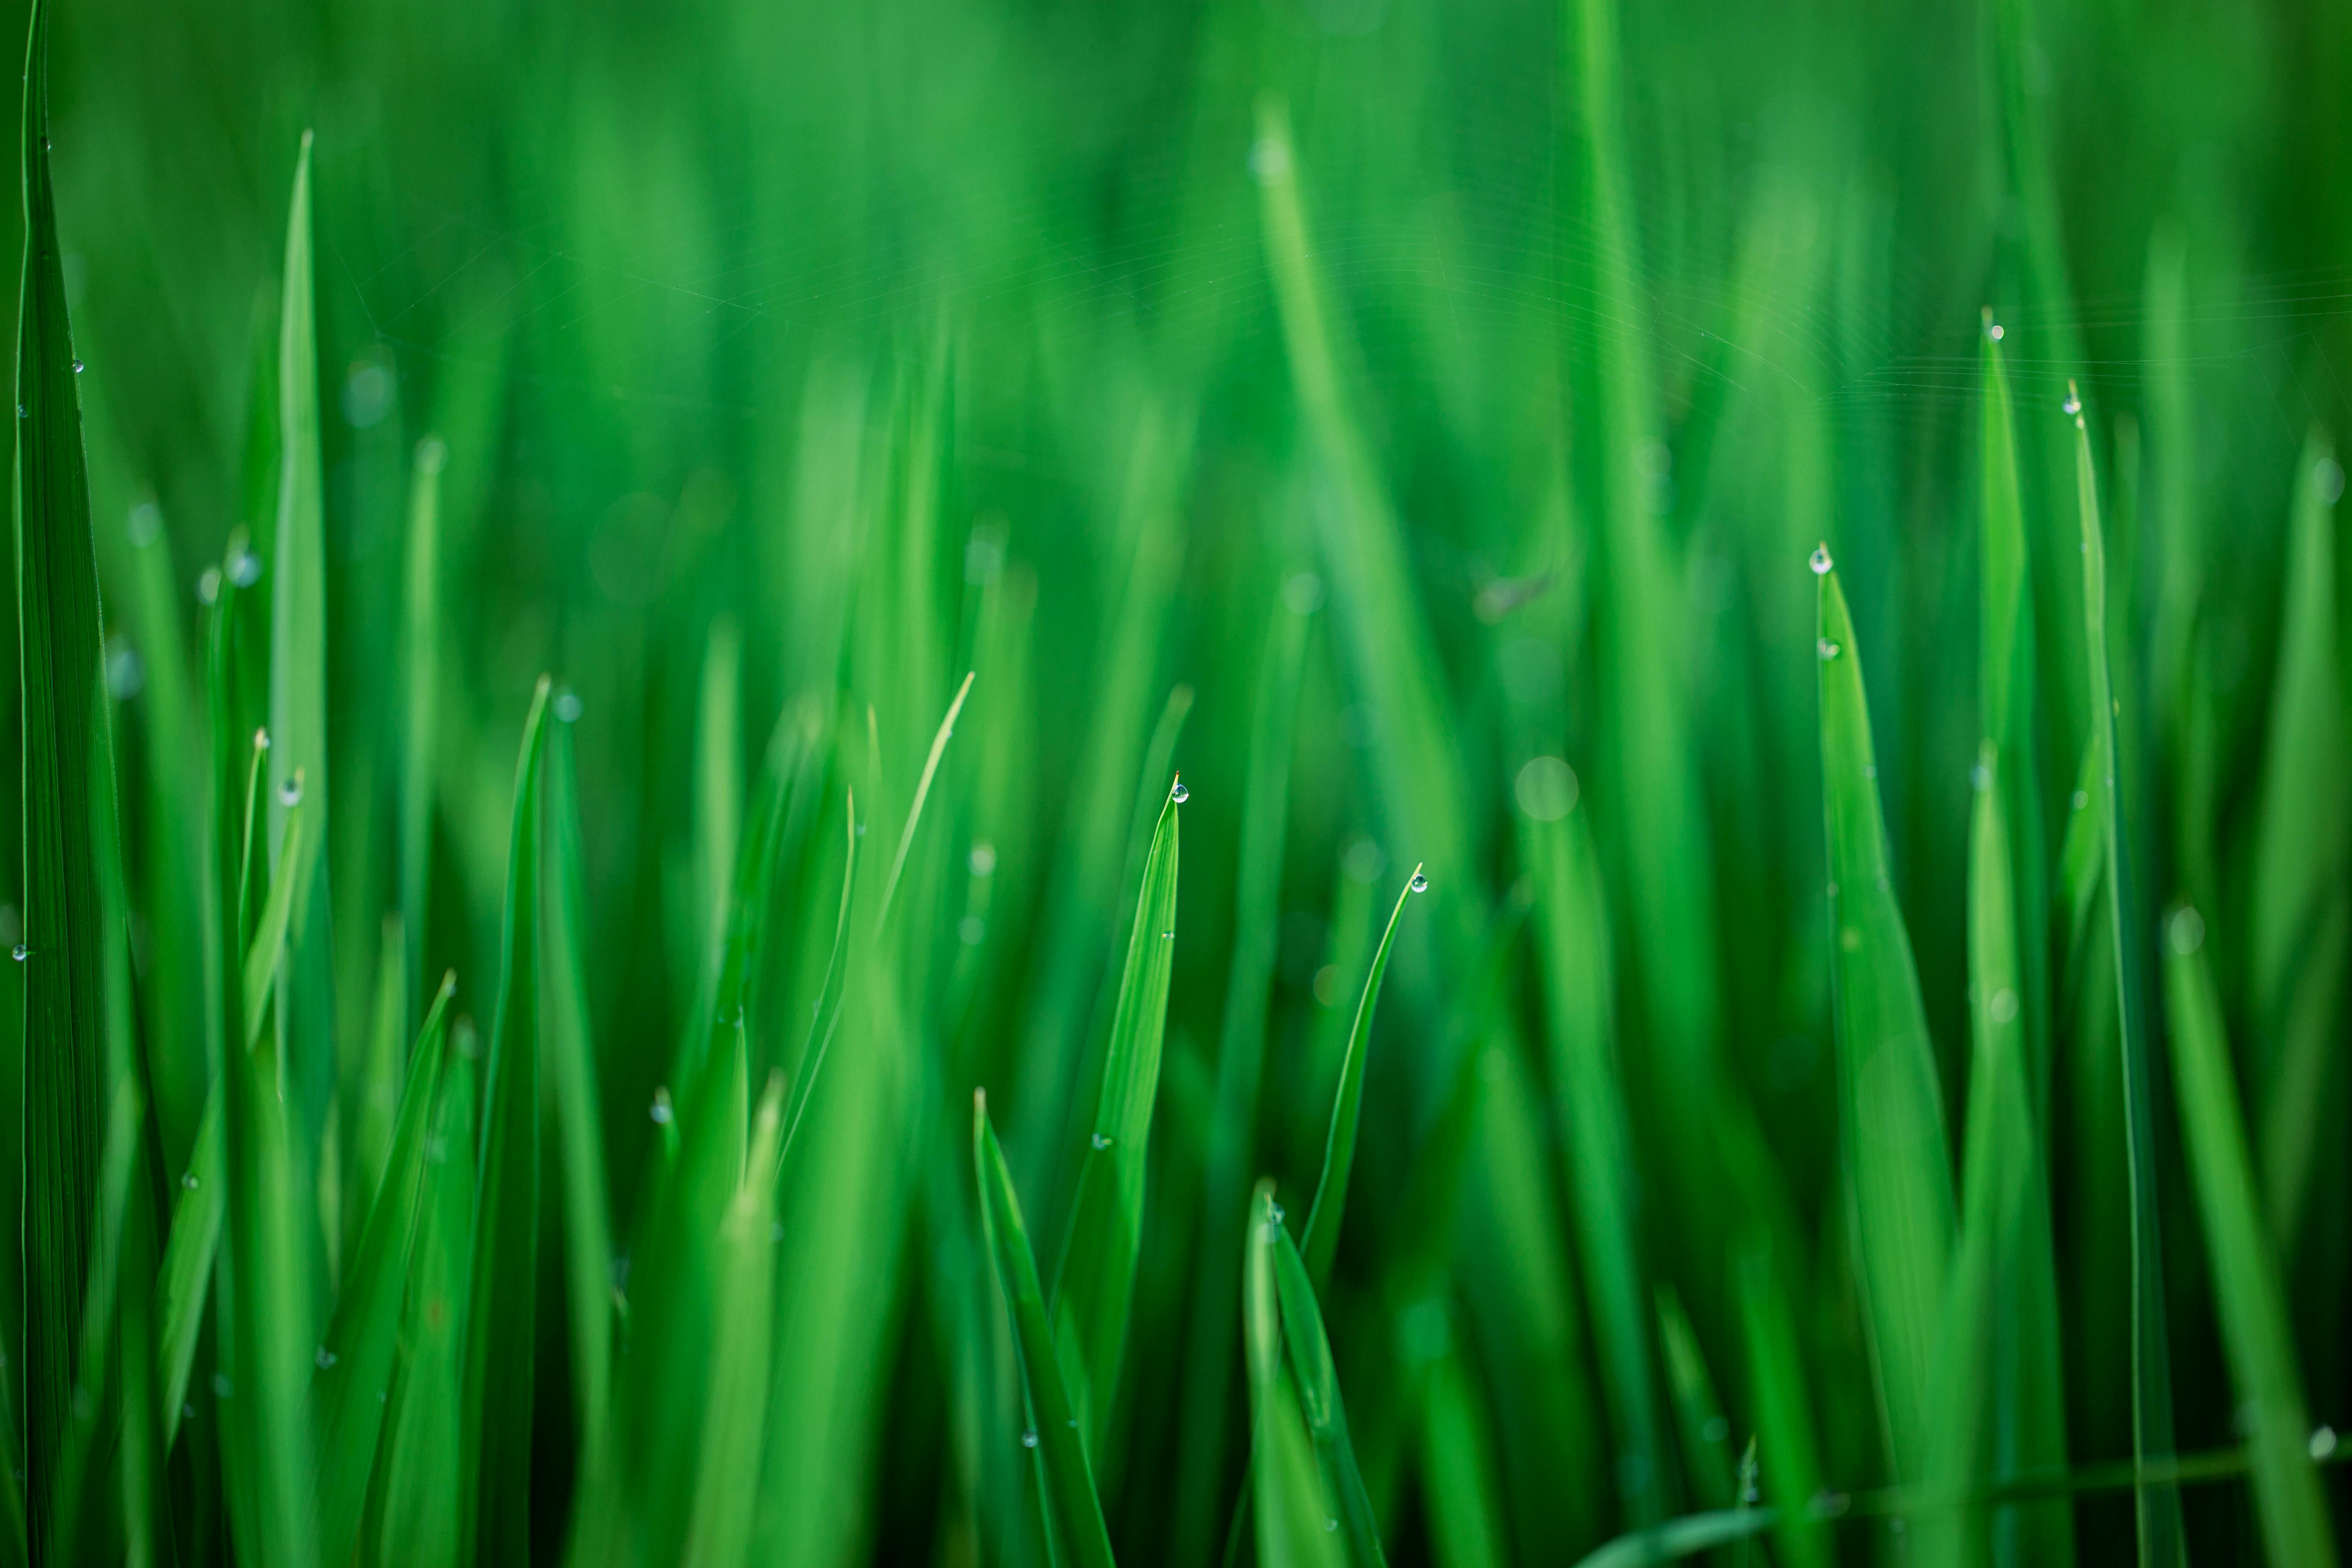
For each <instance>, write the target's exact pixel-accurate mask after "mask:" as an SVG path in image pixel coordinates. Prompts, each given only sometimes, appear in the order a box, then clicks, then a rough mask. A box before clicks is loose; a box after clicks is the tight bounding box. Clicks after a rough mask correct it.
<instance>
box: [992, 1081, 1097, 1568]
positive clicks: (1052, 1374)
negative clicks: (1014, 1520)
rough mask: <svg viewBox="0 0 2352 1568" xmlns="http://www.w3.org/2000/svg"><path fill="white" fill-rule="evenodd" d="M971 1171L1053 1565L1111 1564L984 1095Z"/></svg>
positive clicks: (1017, 1199) (1026, 1235)
mask: <svg viewBox="0 0 2352 1568" xmlns="http://www.w3.org/2000/svg"><path fill="white" fill-rule="evenodd" d="M971 1139H972V1169H973V1174H974V1175H975V1176H976V1177H977V1178H978V1180H979V1184H980V1219H981V1229H982V1236H983V1237H984V1238H985V1241H986V1243H987V1247H988V1262H989V1268H990V1270H991V1272H992V1273H993V1274H994V1275H995V1276H996V1286H997V1289H999V1290H1001V1291H1003V1295H1004V1304H1005V1307H1006V1309H1007V1310H1008V1311H1010V1313H1011V1314H1012V1317H1013V1342H1014V1344H1015V1347H1016V1357H1017V1359H1018V1361H1019V1363H1020V1368H1021V1381H1022V1386H1023V1389H1024V1393H1025V1395H1026V1402H1027V1405H1028V1409H1029V1430H1028V1431H1027V1432H1026V1433H1024V1435H1023V1436H1022V1442H1023V1443H1024V1445H1026V1446H1027V1447H1030V1448H1032V1449H1034V1451H1035V1453H1036V1456H1037V1486H1038V1490H1039V1492H1040V1493H1041V1495H1042V1497H1043V1500H1044V1507H1045V1526H1046V1534H1047V1536H1048V1538H1049V1540H1050V1541H1051V1542H1052V1543H1053V1547H1054V1552H1055V1558H1054V1560H1055V1562H1057V1563H1063V1562H1066V1563H1075V1564H1076V1565H1077V1568H1111V1554H1110V1535H1109V1533H1108V1531H1106V1530H1105V1529H1104V1528H1103V1514H1102V1504H1101V1502H1100V1501H1099V1500H1097V1498H1096V1496H1095V1483H1094V1476H1093V1473H1092V1471H1091V1470H1090V1469H1089V1468H1088V1467H1087V1446H1086V1443H1085V1442H1084V1441H1083V1440H1082V1439H1081V1437H1080V1436H1079V1431H1078V1417H1077V1415H1076V1406H1075V1405H1073V1404H1072V1403H1071V1400H1070V1396H1069V1394H1068V1392H1067V1391H1066V1389H1065V1387H1064V1386H1063V1383H1062V1369H1061V1362H1060V1358H1059V1355H1058V1353H1057V1352H1056V1349H1055V1340H1054V1332H1053V1330H1052V1329H1051V1328H1050V1327H1049V1326H1048V1324H1047V1321H1046V1317H1045V1293H1044V1291H1043V1290H1042V1289H1040V1288H1039V1286H1038V1283H1037V1262H1036V1258H1035V1255H1034V1253H1033V1252H1032V1251H1031V1249H1030V1247H1029V1233H1028V1230H1027V1228H1026V1227H1025V1226H1023V1224H1022V1223H1021V1199H1020V1197H1019V1195H1018V1194H1015V1193H1014V1192H1013V1173H1011V1172H1010V1171H1008V1170H1007V1169H1006V1168H1005V1165H1004V1152H1003V1150H1002V1149H1000V1148H999V1147H998V1146H997V1142H996V1130H995V1129H994V1128H992V1127H991V1126H990V1125H989V1121H988V1096H987V1094H986V1092H985V1091H981V1092H976V1093H974V1094H973V1096H972V1102H971Z"/></svg>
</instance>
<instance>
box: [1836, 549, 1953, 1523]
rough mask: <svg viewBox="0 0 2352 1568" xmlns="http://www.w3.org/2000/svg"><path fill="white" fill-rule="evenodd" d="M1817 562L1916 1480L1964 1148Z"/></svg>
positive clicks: (1849, 936) (1877, 1292) (1864, 1122)
mask: <svg viewBox="0 0 2352 1568" xmlns="http://www.w3.org/2000/svg"><path fill="white" fill-rule="evenodd" d="M1814 562H1815V565H1816V567H1817V569H1818V570H1819V571H1820V574H1821V619H1820V637H1819V642H1818V645H1817V647H1816V654H1817V657H1818V658H1819V661H1820V680H1821V705H1822V706H1821V711H1822V793H1823V794H1824V795H1825V796H1826V797H1827V798H1826V802H1825V805H1826V807H1827V816H1828V837H1829V850H1830V900H1829V904H1830V951H1831V954H1832V963H1831V975H1832V982H1833V992H1832V994H1833V995H1834V997H1835V1005H1836V1014H1837V1043H1838V1097H1839V1100H1840V1110H1841V1114H1840V1117H1839V1125H1840V1129H1841V1134H1842V1136H1841V1142H1842V1144H1843V1152H1844V1160H1845V1165H1846V1183H1847V1202H1848V1208H1849V1212H1850V1215H1851V1216H1852V1223H1853V1227H1854V1252H1855V1257H1856V1258H1857V1262H1858V1267H1859V1269H1860V1273H1861V1280H1860V1283H1861V1287H1862V1297H1863V1303H1864V1321H1865V1326H1866V1328H1867V1330H1868V1336H1869V1340H1870V1347H1871V1359H1872V1363H1873V1366H1874V1370H1875V1372H1876V1375H1877V1380H1878V1389H1879V1400H1880V1407H1881V1409H1882V1410H1883V1411H1884V1412H1885V1423H1886V1441H1887V1449H1888V1454H1889V1457H1890V1458H1891V1459H1892V1460H1893V1467H1894V1470H1895V1474H1896V1475H1897V1476H1898V1477H1901V1478H1903V1479H1907V1480H1916V1479H1920V1478H1921V1477H1922V1476H1923V1475H1924V1474H1925V1473H1926V1468H1927V1403H1928V1398H1929V1387H1930V1384H1931V1382H1932V1379H1933V1372H1934V1365H1935V1355H1936V1342H1937V1337H1938V1335H1939V1333H1940V1331H1941V1329H1942V1325H1943V1318H1944V1301H1945V1290H1946V1280H1947V1278H1948V1271H1949V1268H1950V1266H1951V1254H1952V1240H1953V1233H1954V1229H1955V1226H1956V1220H1955V1217H1954V1215H1953V1202H1952V1176H1951V1165H1950V1155H1949V1152H1948V1142H1947V1141H1946V1138H1945V1133H1944V1101H1943V1093H1942V1090H1941V1089H1940V1088H1939V1086H1938V1084H1937V1077H1936V1058H1935V1048H1934V1047H1933V1046H1932V1045H1931V1044H1930V1043H1929V1041H1928V1038H1927V1014H1926V1010H1925V1008H1924V1006H1923V1005H1922V1004H1921V1001H1920V997H1919V976H1918V972H1917V971H1916V969H1915V968H1914V967H1913V964H1912V960H1911V940H1910V937H1909V935H1908V934H1907V933H1906V931H1905V930H1904V925H1903V910H1902V907H1901V905H1900V904H1898V903H1897V902H1896V900H1895V890H1894V885H1893V883H1892V882H1891V880H1890V879H1889V878H1888V875H1887V858H1886V827H1885V821H1884V819H1883V818H1882V816H1880V811H1879V802H1878V767H1877V763H1876V762H1875V760H1874V755H1873V752H1872V749H1871V739H1870V706H1869V700H1868V698H1867V697H1866V696H1865V695H1864V690H1863V679H1862V657H1861V653H1860V650H1859V649H1857V648H1856V647H1854V640H1853V617H1852V616H1851V615H1850V614H1849V613H1848V612H1847V609H1846V603H1845V592H1844V590H1843V588H1841V587H1840V586H1839V584H1838V578H1837V574H1836V573H1835V572H1834V571H1832V570H1831V569H1830V567H1829V552H1828V550H1827V548H1826V547H1824V548H1823V549H1822V551H1820V552H1818V553H1817V554H1816V555H1815V557H1814Z"/></svg>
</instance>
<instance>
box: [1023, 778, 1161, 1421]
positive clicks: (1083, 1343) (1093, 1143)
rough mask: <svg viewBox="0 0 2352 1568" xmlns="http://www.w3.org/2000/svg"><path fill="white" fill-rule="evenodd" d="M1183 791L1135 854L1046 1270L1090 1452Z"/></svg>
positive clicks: (1108, 1382)
mask: <svg viewBox="0 0 2352 1568" xmlns="http://www.w3.org/2000/svg"><path fill="white" fill-rule="evenodd" d="M1184 795H1185V790H1184V786H1183V784H1181V782H1179V783H1178V784H1175V785H1173V786H1172V787H1171V789H1170V791H1169V795H1168V799H1167V800H1166V802H1165V803H1164V804H1162V805H1161V806H1160V824H1159V826H1157V827H1156V828H1155V829H1154V830H1153V832H1152V836H1151V853H1150V858H1148V859H1147V860H1146V861H1145V862H1144V870H1143V889H1142V891H1141V893H1140V894H1139V896H1138V898H1137V900H1136V906H1135V923H1134V926H1133V928H1132V929H1131V930H1130V931H1129V935H1128V942H1127V965H1126V968H1125V970H1124V972H1123V973H1121V974H1120V976H1119V983H1118V1010H1117V1011H1116V1012H1115V1013H1114V1014H1113V1015H1112V1017H1111V1028H1110V1039H1109V1043H1108V1046H1107V1047H1106V1049H1105V1052H1104V1056H1103V1078H1102V1098H1101V1100H1099V1101H1098V1102H1097V1107H1096V1110H1095V1120H1094V1131H1093V1132H1092V1133H1091V1134H1089V1136H1088V1138H1087V1150H1086V1153H1085V1163H1084V1164H1083V1165H1082V1166H1081V1167H1080V1170H1079V1173H1078V1189H1077V1196H1076V1199H1075V1201H1073V1203H1072V1204H1071V1205H1070V1227H1069V1230H1068V1232H1067V1234H1066V1236H1065V1237H1064V1239H1063V1243H1062V1258H1061V1263H1060V1266H1059V1267H1058V1268H1056V1269H1055V1276H1054V1345H1055V1352H1056V1353H1057V1355H1058V1356H1059V1358H1060V1362H1061V1370H1062V1379H1063V1383H1064V1385H1065V1387H1066V1390H1067V1391H1068V1394H1069V1399H1070V1406H1071V1408H1072V1409H1073V1410H1075V1411H1076V1412H1077V1416H1078V1422H1079V1427H1080V1430H1081V1431H1083V1432H1084V1434H1085V1436H1086V1438H1087V1452H1088V1453H1090V1454H1091V1453H1094V1452H1096V1451H1097V1449H1098V1448H1099V1447H1100V1446H1101V1443H1102V1439H1103V1434H1104V1430H1105V1428H1106V1427H1107V1426H1108V1425H1109V1422H1110V1414H1111V1409H1110V1407H1111V1396H1112V1394H1113V1393H1114V1392H1115V1391H1116V1390H1117V1388H1118V1363H1119V1357H1120V1355H1121V1354H1122V1353H1123V1352H1124V1351H1125V1349H1126V1343H1127V1322H1128V1310H1129V1305H1130V1304H1131V1302H1132V1300H1133V1298H1134V1294H1135V1260H1136V1257H1137V1254H1138V1253H1139V1251H1140V1250H1141V1248H1142V1245H1143V1178H1144V1173H1145V1170H1146V1168H1147V1163H1148V1160H1147V1157H1148V1155H1149V1154H1150V1142H1151V1110H1152V1106H1153V1103H1154V1102H1155V1101H1156V1100H1157V1099H1158V1096H1159V1089H1160V1044H1161V1040H1162V1038H1163V1037H1164V1035H1165V1032H1166V1029H1167V1026H1168V976H1169V972H1170V969H1171V965H1172V964H1173V963H1174V962H1175V953H1176V868H1177V858H1178V856H1177V816H1178V811H1177V805H1178V803H1179V802H1180V801H1181V800H1182V799H1183V798H1184Z"/></svg>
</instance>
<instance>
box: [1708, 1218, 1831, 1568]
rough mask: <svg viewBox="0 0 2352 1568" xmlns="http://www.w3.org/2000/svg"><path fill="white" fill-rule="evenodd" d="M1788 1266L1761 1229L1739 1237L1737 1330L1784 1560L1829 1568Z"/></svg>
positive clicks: (1765, 1487) (1734, 1259)
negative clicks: (1814, 1503) (1818, 1518)
mask: <svg viewBox="0 0 2352 1568" xmlns="http://www.w3.org/2000/svg"><path fill="white" fill-rule="evenodd" d="M1791 1272H1792V1271H1791V1270H1790V1268H1788V1267H1787V1266H1786V1265H1785V1264H1783V1263H1782V1262H1781V1261H1780V1258H1779V1256H1778V1255H1777V1254H1776V1253H1775V1252H1774V1251H1773V1250H1772V1248H1771V1247H1770V1246H1769V1244H1768V1243H1767V1242H1765V1241H1764V1240H1763V1239H1762V1238H1761V1237H1745V1238H1742V1239H1741V1240H1740V1241H1738V1242H1736V1243H1735V1244H1734V1246H1733V1250H1732V1255H1731V1293H1732V1300H1733V1303H1734V1306H1735V1308H1736V1310H1738V1317H1739V1336H1740V1343H1741V1346H1742V1348H1743V1349H1744V1350H1745V1352H1747V1359H1748V1399H1749V1402H1750V1404H1751V1405H1753V1407H1754V1413H1755V1420H1756V1438H1757V1447H1759V1449H1760V1450H1761V1451H1762V1458H1763V1464H1762V1467H1761V1468H1762V1471H1763V1475H1762V1487H1761V1490H1762V1492H1763V1494H1764V1496H1765V1497H1767V1498H1769V1499H1770V1500H1771V1501H1772V1504H1773V1507H1772V1509H1769V1510H1754V1509H1748V1506H1747V1505H1748V1503H1749V1502H1750V1501H1751V1500H1750V1499H1748V1498H1747V1497H1745V1496H1742V1497H1741V1498H1740V1499H1739V1500H1738V1501H1739V1502H1740V1504H1741V1506H1742V1508H1743V1509H1744V1510H1747V1512H1748V1517H1749V1518H1750V1519H1751V1520H1753V1518H1754V1517H1755V1515H1756V1514H1757V1513H1759V1512H1766V1513H1773V1512H1777V1514H1778V1516H1779V1528H1778V1529H1777V1531H1776V1532H1775V1539H1776V1540H1777V1542H1778V1544H1779V1548H1780V1561H1781V1562H1782V1563H1785V1564H1786V1565H1787V1568H1829V1564H1831V1563H1833V1562H1834V1561H1835V1560H1836V1557H1835V1553H1834V1552H1832V1542H1831V1541H1830V1539H1829V1534H1828V1532H1827V1531H1824V1530H1822V1528H1821V1526H1820V1525H1819V1524H1818V1523H1816V1522H1814V1521H1812V1520H1811V1518H1810V1517H1808V1516H1807V1514H1806V1513H1805V1512H1804V1510H1805V1507H1806V1505H1807V1504H1808V1503H1810V1502H1811V1500H1812V1498H1813V1497H1814V1495H1815V1494H1816V1493H1817V1492H1819V1491H1820V1489H1821V1486H1822V1479H1823V1476H1822V1451H1821V1444H1820V1440H1819V1438H1818V1437H1817V1436H1816V1435H1815V1434H1816V1426H1815V1422H1814V1417H1813V1401H1812V1395H1811V1393H1810V1392H1808V1390H1807V1388H1806V1384H1805V1365H1804V1360H1803V1352H1802V1351H1801V1348H1800V1346H1799V1342H1798V1338H1797V1324H1796V1318H1795V1315H1794V1313H1792V1312H1791V1311H1790V1305H1789V1292H1790V1289H1792V1288H1793V1281H1792V1280H1791V1279H1790V1274H1791Z"/></svg>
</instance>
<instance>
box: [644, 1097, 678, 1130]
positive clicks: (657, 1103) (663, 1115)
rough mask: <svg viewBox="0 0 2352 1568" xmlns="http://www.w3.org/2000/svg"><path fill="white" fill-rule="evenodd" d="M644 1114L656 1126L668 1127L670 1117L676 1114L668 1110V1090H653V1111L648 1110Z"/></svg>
mask: <svg viewBox="0 0 2352 1568" xmlns="http://www.w3.org/2000/svg"><path fill="white" fill-rule="evenodd" d="M674 1114H676V1113H675V1112H674V1111H673V1110H671V1109H670V1103H669V1090H668V1089H656V1090H654V1103H653V1109H652V1110H648V1111H647V1112H646V1115H648V1116H651V1117H652V1118H653V1119H654V1123H655V1125H656V1126H660V1127H667V1126H668V1125H669V1119H670V1117H671V1116H672V1115H674Z"/></svg>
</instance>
